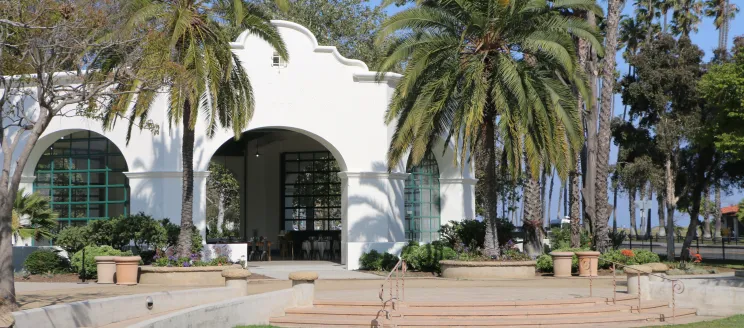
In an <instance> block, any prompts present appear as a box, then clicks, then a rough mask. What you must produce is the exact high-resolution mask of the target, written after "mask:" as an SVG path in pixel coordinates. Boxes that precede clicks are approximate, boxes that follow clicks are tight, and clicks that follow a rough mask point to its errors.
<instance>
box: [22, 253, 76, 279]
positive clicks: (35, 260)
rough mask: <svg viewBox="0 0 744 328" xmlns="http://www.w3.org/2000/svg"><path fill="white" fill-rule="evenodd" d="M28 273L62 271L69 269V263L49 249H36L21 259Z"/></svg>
mask: <svg viewBox="0 0 744 328" xmlns="http://www.w3.org/2000/svg"><path fill="white" fill-rule="evenodd" d="M23 268H24V269H25V270H26V271H28V273H30V274H43V273H62V272H68V271H70V263H69V262H68V261H67V259H65V258H64V257H61V256H59V254H57V252H55V251H54V250H51V249H37V250H35V251H33V253H31V254H29V255H28V257H27V258H26V260H25V261H23Z"/></svg>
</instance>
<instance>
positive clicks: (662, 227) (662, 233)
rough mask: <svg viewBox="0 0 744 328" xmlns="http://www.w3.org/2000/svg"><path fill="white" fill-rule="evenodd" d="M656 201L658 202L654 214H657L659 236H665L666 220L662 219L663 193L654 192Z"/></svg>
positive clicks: (664, 203)
mask: <svg viewBox="0 0 744 328" xmlns="http://www.w3.org/2000/svg"><path fill="white" fill-rule="evenodd" d="M656 202H657V203H658V204H659V207H658V210H657V211H656V215H658V216H659V237H666V220H665V219H664V208H665V207H666V202H665V201H664V194H663V193H661V192H657V193H656Z"/></svg>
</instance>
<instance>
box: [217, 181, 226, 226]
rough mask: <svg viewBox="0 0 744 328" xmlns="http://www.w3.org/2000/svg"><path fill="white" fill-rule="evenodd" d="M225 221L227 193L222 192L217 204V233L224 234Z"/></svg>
mask: <svg viewBox="0 0 744 328" xmlns="http://www.w3.org/2000/svg"><path fill="white" fill-rule="evenodd" d="M224 222H225V193H223V192H220V197H219V203H218V204H217V233H218V234H219V235H220V236H222V231H223V230H224V229H222V225H223V224H224Z"/></svg>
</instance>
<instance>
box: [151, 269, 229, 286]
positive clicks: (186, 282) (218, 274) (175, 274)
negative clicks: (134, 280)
mask: <svg viewBox="0 0 744 328" xmlns="http://www.w3.org/2000/svg"><path fill="white" fill-rule="evenodd" d="M230 268H240V265H237V264H236V265H232V266H230V265H228V266H207V267H188V268H182V267H153V266H143V267H140V272H139V283H140V284H155V285H166V286H205V285H206V286H210V285H214V286H224V285H225V278H223V277H222V271H223V270H226V269H230Z"/></svg>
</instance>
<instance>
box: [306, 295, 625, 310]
mask: <svg viewBox="0 0 744 328" xmlns="http://www.w3.org/2000/svg"><path fill="white" fill-rule="evenodd" d="M637 299H638V298H637V297H636V296H635V295H628V294H618V295H617V298H616V302H617V303H622V302H629V301H633V300H636V301H637ZM607 303H610V304H612V298H611V297H610V298H607V297H578V298H564V299H552V300H518V301H481V302H479V301H470V302H457V303H452V302H434V301H411V302H405V304H406V306H407V307H411V308H413V307H448V308H468V309H472V308H489V309H492V308H500V307H504V308H514V307H534V306H539V307H567V306H584V305H593V304H607ZM313 305H314V306H315V307H318V308H323V307H337V306H343V307H369V308H373V309H375V310H379V309H380V308H381V306H382V302H381V301H336V300H317V299H316V300H315V301H314V302H313Z"/></svg>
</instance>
